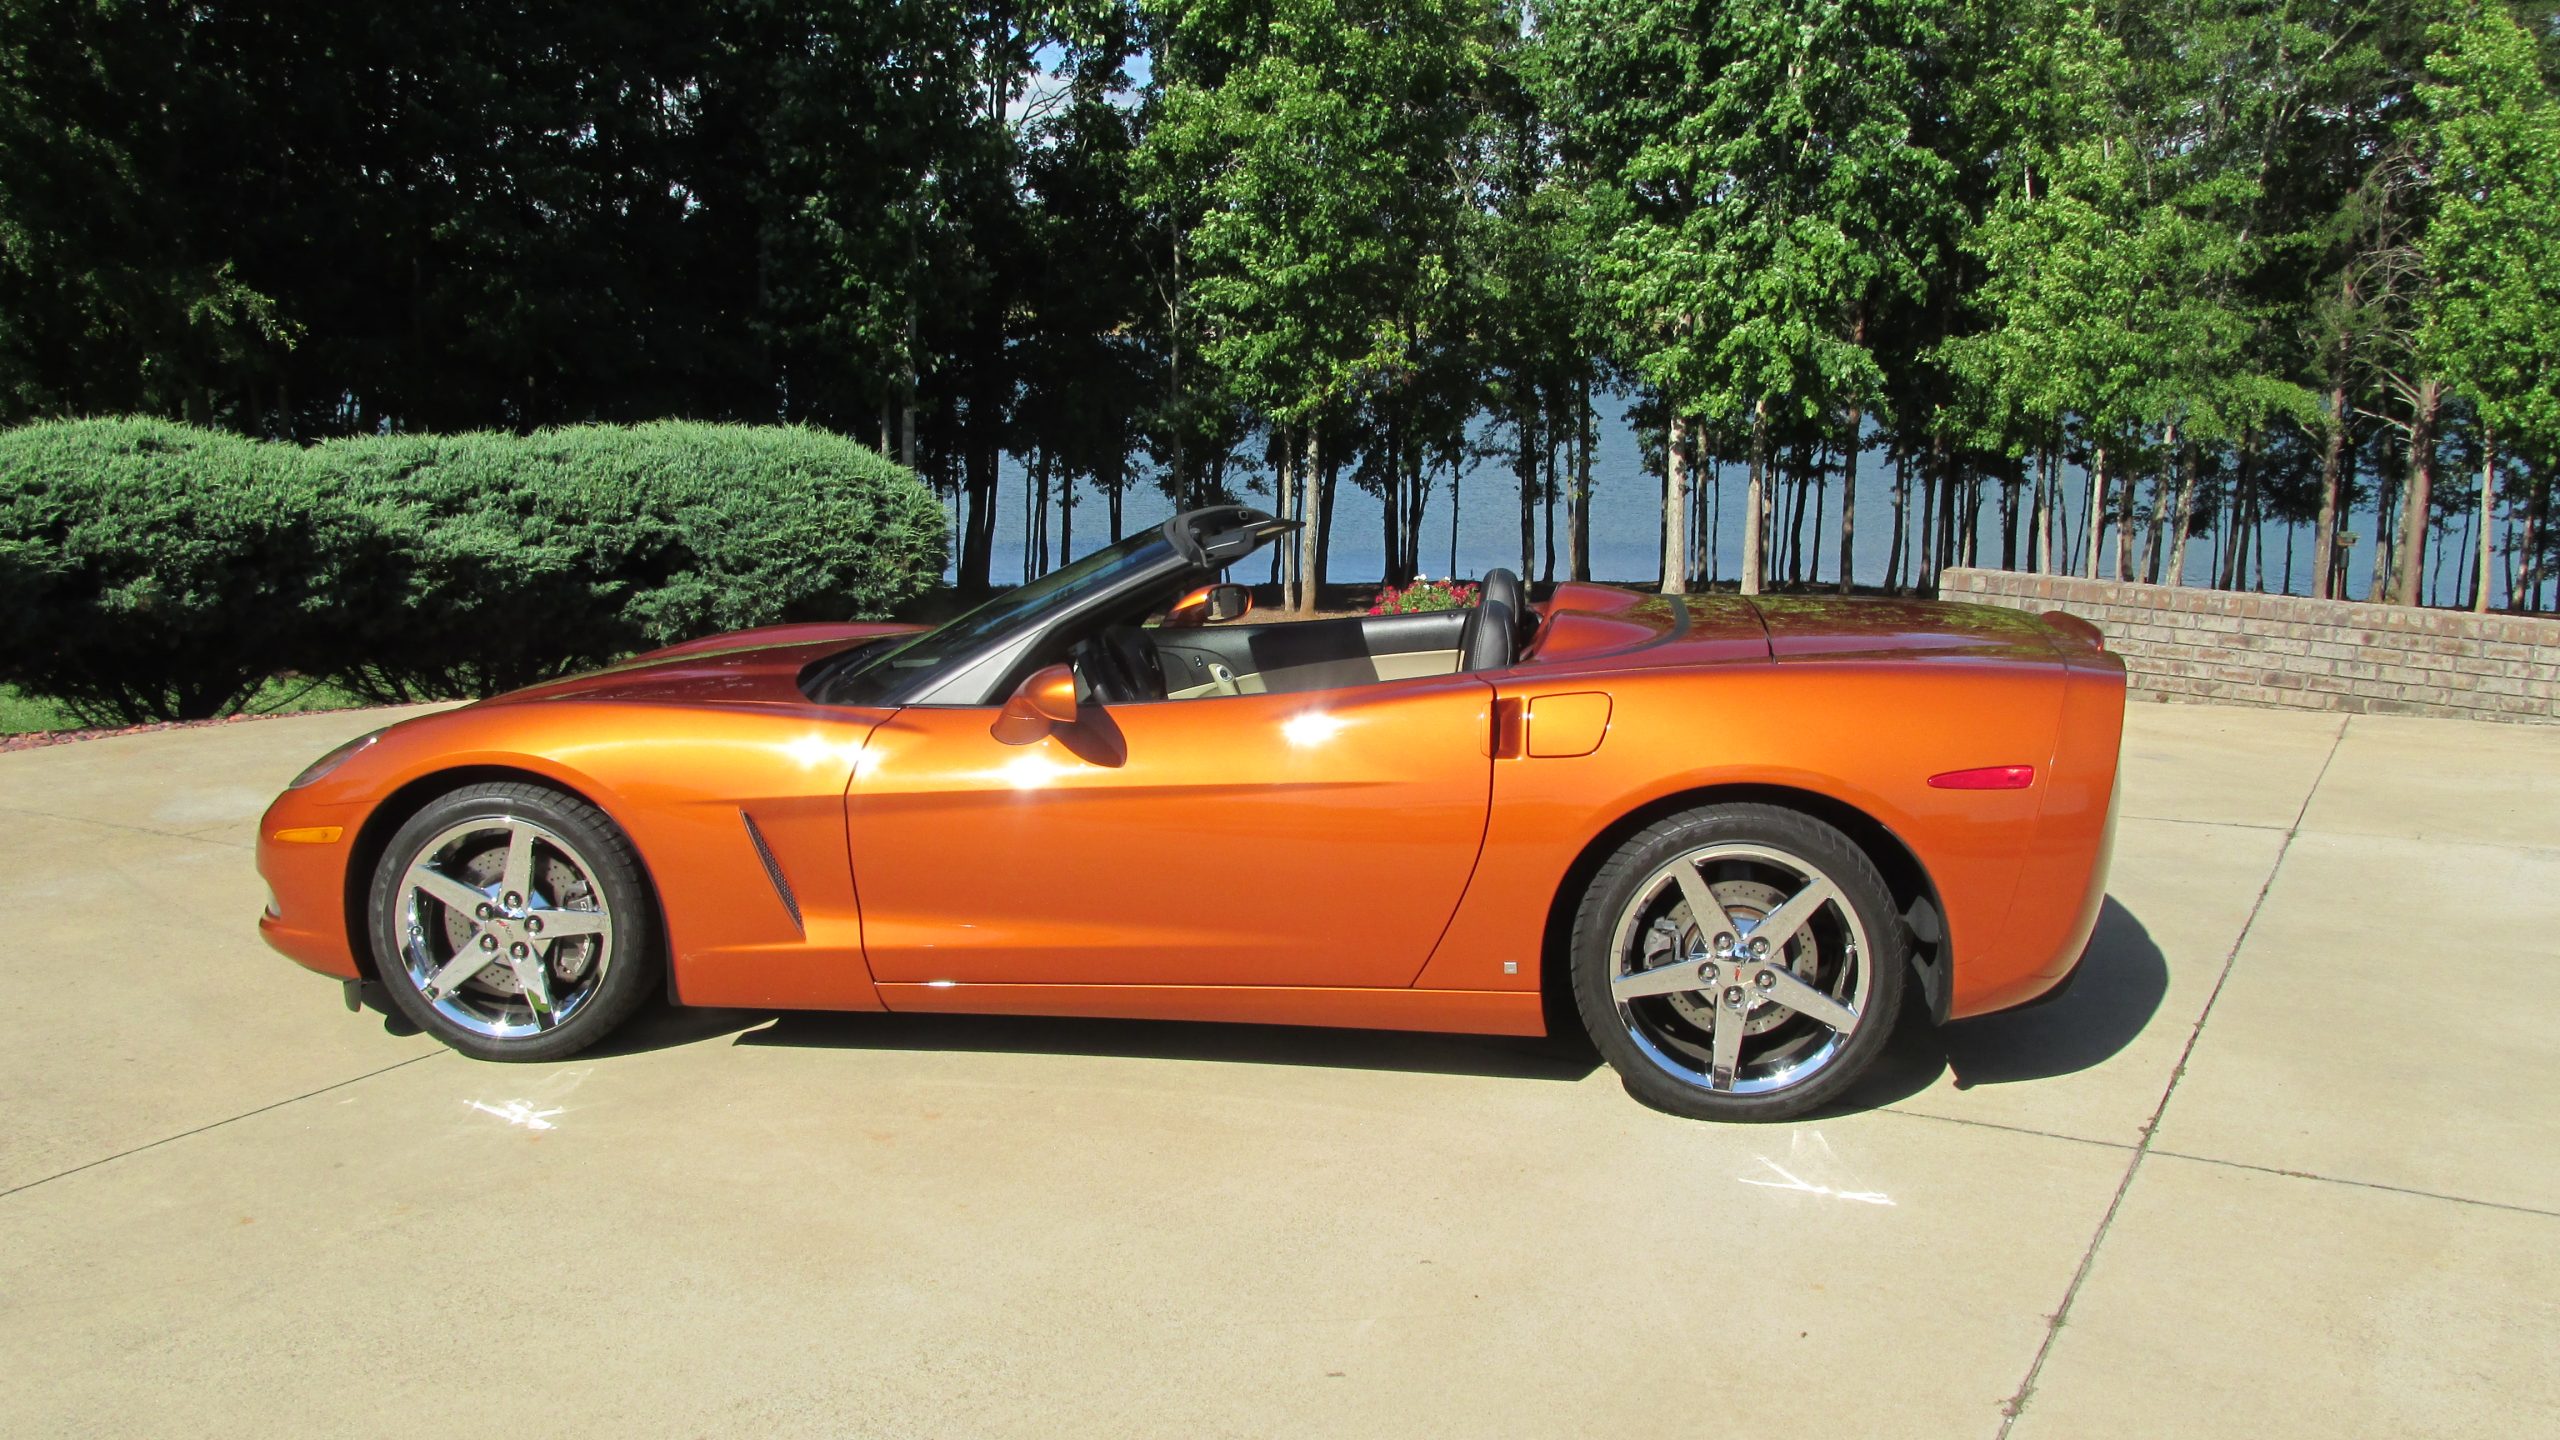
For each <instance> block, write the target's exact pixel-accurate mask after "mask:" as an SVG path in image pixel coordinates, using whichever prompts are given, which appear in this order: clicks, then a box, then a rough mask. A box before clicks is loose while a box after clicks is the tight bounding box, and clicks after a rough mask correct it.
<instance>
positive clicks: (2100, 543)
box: [2080, 445, 2124, 580]
mask: <svg viewBox="0 0 2560 1440" xmlns="http://www.w3.org/2000/svg"><path fill="white" fill-rule="evenodd" d="M2106 549H2107V447H2106V446H2104V445H2093V446H2091V447H2089V553H2088V554H2086V555H2083V556H2082V557H2080V562H2081V563H2080V569H2081V573H2082V574H2084V575H2086V576H2088V577H2089V578H2090V579H2092V580H2095V579H2097V578H2098V559H2099V557H2100V556H2101V555H2103V554H2105V553H2106ZM2117 568H2118V569H2119V570H2121V569H2122V568H2123V562H2122V561H2118V562H2117ZM2116 578H2117V579H2119V580H2121V579H2123V578H2124V576H2123V575H2122V574H2118V575H2117V576H2116Z"/></svg>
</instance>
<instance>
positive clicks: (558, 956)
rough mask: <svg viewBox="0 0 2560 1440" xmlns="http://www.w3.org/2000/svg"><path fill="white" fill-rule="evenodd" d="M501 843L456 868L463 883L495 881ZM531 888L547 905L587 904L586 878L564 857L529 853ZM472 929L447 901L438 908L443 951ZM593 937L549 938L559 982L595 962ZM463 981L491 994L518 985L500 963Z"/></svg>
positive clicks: (465, 940) (511, 991)
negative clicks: (441, 912) (441, 916)
mask: <svg viewBox="0 0 2560 1440" xmlns="http://www.w3.org/2000/svg"><path fill="white" fill-rule="evenodd" d="M506 868H507V847H506V846H505V845H503V844H499V845H490V846H485V847H483V848H482V849H481V850H480V851H479V853H477V854H475V855H473V856H472V857H471V858H470V859H469V860H468V861H466V862H464V863H463V865H462V866H461V867H460V874H461V878H462V880H463V881H464V883H466V884H469V885H472V886H475V887H477V888H480V889H484V890H485V889H487V888H489V887H490V886H492V885H495V884H497V883H498V879H499V877H500V876H501V875H503V874H504V873H505V872H506ZM533 875H534V888H535V889H536V890H538V891H540V892H541V894H542V895H543V898H545V899H547V900H549V901H550V902H551V905H552V908H554V909H561V910H582V909H586V908H589V907H590V906H591V905H592V903H593V897H592V894H591V892H590V890H589V888H588V885H587V882H586V880H585V879H584V878H583V877H582V876H580V875H579V874H578V872H577V870H576V869H575V868H574V867H572V866H571V865H570V864H569V863H568V862H566V861H564V860H562V859H560V858H559V857H558V856H556V855H542V854H537V855H536V856H535V857H534V867H533ZM475 928H476V926H475V922H474V920H473V918H472V917H471V916H469V915H466V914H464V913H463V912H461V911H459V910H456V909H454V908H453V907H452V906H450V905H448V906H446V907H445V912H444V940H445V947H446V948H445V953H446V954H448V955H459V954H461V953H462V948H463V947H464V946H466V945H468V944H470V943H471V935H472V931H473V930H474V929H475ZM598 943H599V942H598V937H596V936H593V935H580V936H575V937H573V938H570V939H566V940H555V941H553V942H552V943H551V954H550V962H551V974H552V976H553V978H555V979H557V980H559V981H561V982H563V983H574V982H575V981H576V980H577V979H578V978H579V977H580V976H583V975H585V974H586V973H587V970H588V967H590V966H592V965H593V964H594V963H595V958H596V948H597V945H598ZM463 983H464V984H465V985H467V986H469V987H471V988H473V989H478V990H483V991H486V992H488V993H490V994H493V995H521V994H523V993H524V984H523V982H521V981H519V980H517V979H516V977H515V972H514V971H513V970H510V969H509V968H507V967H506V966H505V965H503V964H497V965H488V966H484V967H483V968H482V969H481V971H480V973H479V974H477V975H474V976H472V977H471V978H470V979H469V980H467V981H465V982H463Z"/></svg>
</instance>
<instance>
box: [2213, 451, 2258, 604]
mask: <svg viewBox="0 0 2560 1440" xmlns="http://www.w3.org/2000/svg"><path fill="white" fill-rule="evenodd" d="M2257 485H2258V432H2257V431H2255V430H2250V431H2245V432H2243V433H2242V434H2241V436H2240V461H2239V464H2238V466H2237V467H2236V468H2235V469H2234V470H2233V472H2232V476H2231V503H2230V504H2229V505H2227V506H2225V507H2223V512H2224V527H2225V528H2226V529H2228V530H2229V531H2230V533H2229V534H2228V535H2225V536H2224V537H2223V540H2224V541H2225V544H2224V546H2223V551H2222V570H2221V584H2222V588H2223V589H2225V590H2238V589H2242V588H2244V587H2245V586H2246V585H2247V583H2248V579H2249V573H2248V569H2247V566H2248V563H2249V539H2250V534H2249V512H2250V508H2251V506H2252V504H2253V503H2254V501H2255V499H2256V495H2257ZM2259 568H2260V569H2264V568H2266V567H2264V566H2260V567H2259Z"/></svg>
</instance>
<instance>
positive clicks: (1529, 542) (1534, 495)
mask: <svg viewBox="0 0 2560 1440" xmlns="http://www.w3.org/2000/svg"><path fill="white" fill-rule="evenodd" d="M1537 446H1538V421H1537V411H1536V409H1535V407H1534V406H1533V405H1532V404H1531V403H1530V402H1529V401H1528V400H1527V399H1525V398H1524V399H1522V400H1521V402H1520V461H1519V467H1518V468H1519V473H1520V573H1521V574H1523V575H1535V574H1537V573H1538V565H1537V559H1538V449H1537Z"/></svg>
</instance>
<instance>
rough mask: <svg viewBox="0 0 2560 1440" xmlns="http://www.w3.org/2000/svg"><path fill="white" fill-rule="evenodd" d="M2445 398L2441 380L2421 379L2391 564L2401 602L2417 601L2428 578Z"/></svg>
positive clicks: (2396, 596) (2394, 593)
mask: <svg viewBox="0 0 2560 1440" xmlns="http://www.w3.org/2000/svg"><path fill="white" fill-rule="evenodd" d="M2443 399H2444V384H2443V382H2442V381H2439V380H2435V379H2432V378H2430V379H2426V380H2421V381H2419V382H2418V399H2417V404H2416V405H2415V406H2414V407H2413V408H2412V410H2411V412H2410V416H2409V483H2408V486H2407V487H2406V488H2405V489H2404V490H2403V491H2402V493H2401V496H2400V544H2399V547H2398V553H2397V554H2396V555H2395V556H2394V557H2393V560H2392V565H2391V573H2392V577H2393V579H2394V581H2395V582H2396V583H2395V584H2394V585H2393V587H2392V592H2391V598H2392V599H2393V600H2394V601H2395V602H2397V603H2399V604H2402V605H2415V604H2417V603H2418V598H2419V597H2418V590H2419V586H2420V584H2421V583H2422V582H2423V581H2424V580H2425V578H2426V570H2427V525H2428V522H2429V521H2431V520H2433V519H2434V518H2435V515H2434V506H2433V500H2434V491H2435V481H2436V407H2437V405H2438V404H2439V403H2441V402H2442V400H2443Z"/></svg>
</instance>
